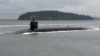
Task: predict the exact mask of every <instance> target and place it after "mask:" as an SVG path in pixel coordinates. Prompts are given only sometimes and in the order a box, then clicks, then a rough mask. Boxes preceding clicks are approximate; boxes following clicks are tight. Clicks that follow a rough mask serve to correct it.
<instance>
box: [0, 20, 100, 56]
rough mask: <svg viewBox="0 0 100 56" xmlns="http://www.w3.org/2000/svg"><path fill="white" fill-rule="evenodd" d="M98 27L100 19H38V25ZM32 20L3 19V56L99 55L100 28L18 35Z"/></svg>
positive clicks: (0, 45)
mask: <svg viewBox="0 0 100 56" xmlns="http://www.w3.org/2000/svg"><path fill="white" fill-rule="evenodd" d="M74 26H75V27H76V26H79V27H90V28H99V26H100V21H96V20H83V21H80V20H79V21H78V20H75V21H39V28H48V27H74ZM28 28H29V21H17V20H11V21H8V20H1V21H0V56H100V30H80V31H62V32H61V31H60V32H44V33H42V32H39V33H38V32H37V33H35V32H34V33H32V34H15V33H14V32H16V31H18V30H23V29H28Z"/></svg>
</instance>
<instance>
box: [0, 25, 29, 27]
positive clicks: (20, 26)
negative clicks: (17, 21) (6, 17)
mask: <svg viewBox="0 0 100 56" xmlns="http://www.w3.org/2000/svg"><path fill="white" fill-rule="evenodd" d="M21 26H22V27H23V26H29V25H0V27H21Z"/></svg>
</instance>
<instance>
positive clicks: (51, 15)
mask: <svg viewBox="0 0 100 56" xmlns="http://www.w3.org/2000/svg"><path fill="white" fill-rule="evenodd" d="M31 16H35V18H36V20H93V18H92V17H90V16H85V15H78V14H74V13H65V12H60V11H37V12H27V13H25V14H22V15H20V16H19V18H18V20H30V17H31Z"/></svg>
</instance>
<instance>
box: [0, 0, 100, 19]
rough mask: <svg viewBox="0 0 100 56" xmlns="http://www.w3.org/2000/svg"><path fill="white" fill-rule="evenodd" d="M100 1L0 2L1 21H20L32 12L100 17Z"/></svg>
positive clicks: (20, 0) (30, 0)
mask: <svg viewBox="0 0 100 56" xmlns="http://www.w3.org/2000/svg"><path fill="white" fill-rule="evenodd" d="M99 6H100V0H0V19H18V17H19V16H20V15H21V14H24V13H26V12H32V11H42V10H58V11H62V12H71V13H76V14H82V15H90V16H92V17H100V7H99Z"/></svg>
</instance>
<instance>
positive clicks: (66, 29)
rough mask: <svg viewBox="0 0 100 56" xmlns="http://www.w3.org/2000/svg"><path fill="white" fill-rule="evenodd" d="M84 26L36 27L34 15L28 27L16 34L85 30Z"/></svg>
mask: <svg viewBox="0 0 100 56" xmlns="http://www.w3.org/2000/svg"><path fill="white" fill-rule="evenodd" d="M87 29H89V28H85V27H67V26H66V27H56V28H55V27H54V28H53V27H52V28H38V22H36V21H35V19H34V17H33V19H32V21H30V29H24V30H19V31H17V32H15V33H16V34H22V33H25V32H52V31H72V30H87Z"/></svg>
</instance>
